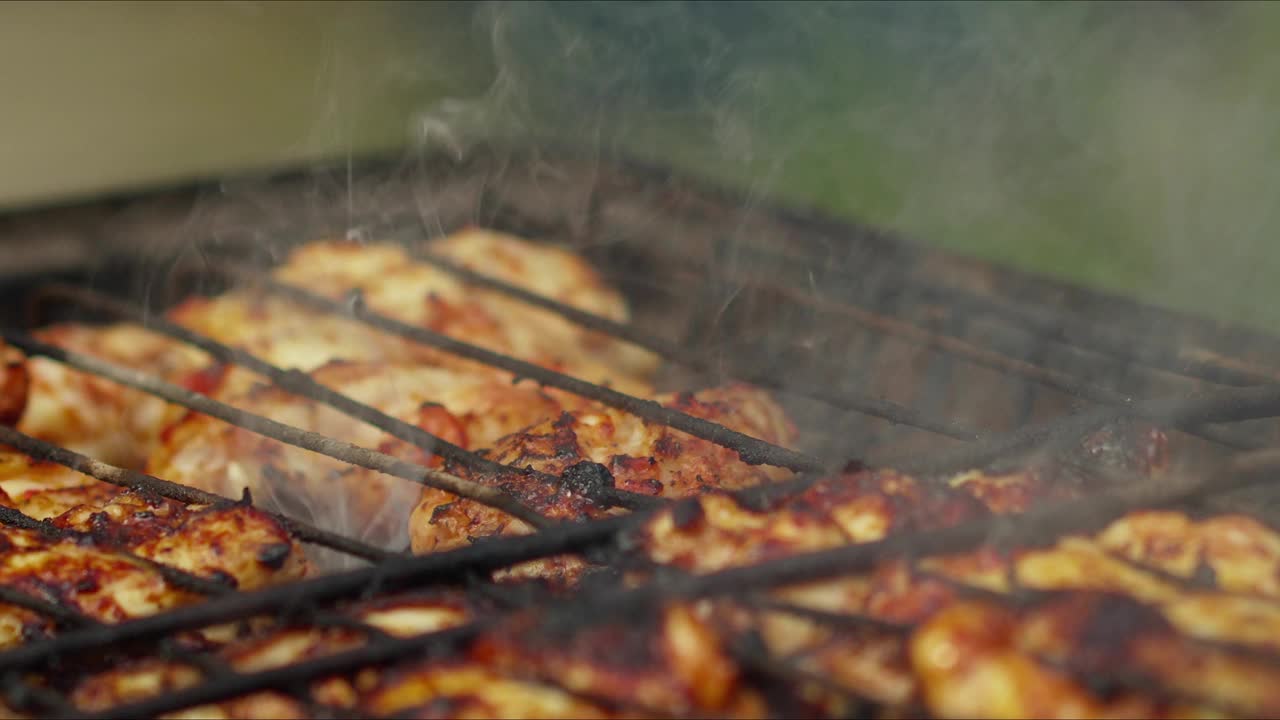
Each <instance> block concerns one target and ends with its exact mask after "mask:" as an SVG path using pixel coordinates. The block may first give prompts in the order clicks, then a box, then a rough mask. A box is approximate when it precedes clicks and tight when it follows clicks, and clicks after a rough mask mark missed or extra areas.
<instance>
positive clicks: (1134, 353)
mask: <svg viewBox="0 0 1280 720" xmlns="http://www.w3.org/2000/svg"><path fill="white" fill-rule="evenodd" d="M496 216H497V217H499V218H504V219H505V220H506V221H507V222H510V223H511V224H512V226H513V230H515V231H517V232H519V231H521V230H524V229H525V228H528V227H533V228H538V227H539V226H538V223H536V222H532V221H530V220H528V219H527V218H525V217H523V216H522V215H521V214H520V213H519V212H518V211H515V210H514V209H512V208H510V207H507V206H502V207H501V210H500V212H498V213H497V215H496ZM422 223H423V219H422V217H421V215H418V214H413V215H411V216H410V217H408V218H400V219H394V220H391V221H384V222H381V223H376V224H375V227H382V228H386V229H388V230H395V229H396V228H398V227H404V226H409V227H414V228H416V229H417V232H418V233H419V234H421V233H423V232H426V234H427V235H430V232H429V231H427V230H426V229H425V228H422V227H421V225H422ZM553 234H554V232H553ZM859 239H860V238H859ZM851 240H854V239H851ZM732 242H733V249H734V252H735V253H736V254H741V255H751V256H754V257H758V258H759V259H760V260H761V262H762V263H763V265H764V266H765V267H770V268H775V269H776V268H778V267H779V265H780V264H786V263H791V264H792V265H793V266H794V267H793V270H794V272H795V273H797V274H799V275H809V274H811V273H812V272H813V270H814V267H813V264H812V263H813V261H814V258H813V257H811V256H797V255H795V254H794V253H788V252H786V251H785V250H783V249H778V248H762V247H760V246H759V245H758V244H757V243H756V242H755V241H754V240H752V239H751V238H735V239H734V240H733V241H732ZM655 252H656V253H661V252H662V251H660V250H656V251H655ZM667 259H668V260H670V261H671V262H672V264H673V265H677V266H678V265H680V264H687V263H688V262H689V261H690V258H687V257H684V256H679V257H677V256H675V255H671V256H670V257H668V258H667ZM844 266H845V263H843V262H841V261H839V260H837V259H834V258H832V259H831V261H830V262H827V263H825V264H823V265H821V266H820V269H821V272H822V273H824V274H827V273H830V276H831V277H833V278H836V279H838V280H839V281H840V282H839V283H838V285H837V287H858V286H859V284H860V283H861V282H862V281H863V278H862V277H860V276H858V275H855V274H851V273H848V272H846V271H841V270H839V268H840V267H844ZM442 269H444V268H443V267H442ZM703 269H704V270H706V269H710V268H709V267H704V268H703ZM715 269H716V270H717V271H718V272H725V269H724V267H723V264H722V263H721V264H717V265H716V267H715ZM749 282H750V283H752V284H753V286H759V287H768V288H775V289H776V288H780V287H783V286H780V285H778V284H777V283H775V282H772V281H768V280H766V279H764V278H753V279H750V280H749ZM494 283H495V285H494V287H495V289H496V284H498V283H501V281H494ZM898 285H909V292H907V293H895V294H894V295H893V298H892V299H893V304H894V307H893V308H888V307H884V305H885V304H886V303H884V302H882V303H880V306H875V307H873V306H870V305H868V304H867V302H866V300H865V299H863V298H859V297H856V296H855V295H853V294H850V293H847V292H845V293H841V296H840V303H842V304H844V305H846V306H849V307H856V308H858V309H859V310H861V311H863V312H864V313H867V315H866V317H878V318H885V317H886V313H889V312H891V311H893V310H896V311H898V312H901V311H902V310H903V309H906V308H911V307H916V306H919V305H920V304H921V303H933V304H935V305H937V306H940V307H944V308H946V309H947V310H948V311H952V312H956V313H958V314H961V315H958V316H962V317H971V318H977V317H982V318H986V319H990V320H995V321H997V322H1000V323H1001V324H1002V325H1003V326H1006V327H1008V328H1009V329H1010V330H1012V331H1014V332H1017V333H1019V334H1022V335H1023V336H1024V338H1022V339H1021V341H1020V339H1019V338H1015V337H1012V336H1009V335H1006V336H1005V337H1006V339H1007V342H1006V344H1005V346H1004V348H1002V350H1001V353H1000V354H1003V355H1005V356H1007V359H1012V360H1019V361H1026V362H1029V363H1030V365H1031V366H1033V367H1034V366H1038V365H1040V363H1037V362H1035V361H1034V359H1033V358H1032V357H1030V356H1028V355H1027V354H1026V353H1025V352H1019V351H1016V350H1014V349H1013V348H1014V347H1034V348H1040V347H1044V346H1045V345H1046V344H1047V345H1048V346H1050V347H1056V348H1060V349H1062V350H1065V351H1067V352H1078V351H1080V350H1086V351H1089V352H1092V353H1096V354H1100V355H1106V356H1109V357H1111V358H1113V359H1114V360H1115V361H1117V362H1119V363H1121V364H1123V365H1125V366H1139V367H1144V368H1149V369H1153V370H1159V371H1162V372H1167V373H1172V374H1174V375H1180V376H1182V377H1185V378H1192V379H1200V380H1207V381H1209V382H1212V383H1216V384H1223V385H1237V386H1249V385H1260V384H1267V383H1272V382H1276V381H1277V380H1278V379H1280V372H1276V371H1272V372H1270V373H1269V372H1267V371H1264V370H1261V369H1258V370H1249V369H1242V368H1237V367H1230V366H1227V365H1223V364H1222V363H1217V362H1212V361H1208V360H1196V359H1188V358H1185V357H1182V354H1181V353H1180V352H1179V348H1177V347H1176V346H1174V345H1171V344H1168V343H1164V342H1161V341H1160V339H1159V338H1153V339H1150V341H1148V339H1144V340H1143V342H1141V343H1135V342H1133V341H1132V339H1131V338H1129V337H1126V334H1125V333H1120V332H1117V331H1116V330H1114V329H1113V328H1111V327H1108V326H1106V325H1105V324H1104V325H1103V326H1101V327H1095V326H1094V325H1095V324H1096V323H1094V324H1091V323H1089V322H1086V321H1084V320H1082V319H1080V318H1076V317H1074V316H1072V311H1071V310H1069V309H1067V310H1064V309H1061V308H1057V309H1055V310H1054V311H1053V312H1050V311H1048V310H1046V309H1045V308H1042V307H1038V306H1033V305H1028V304H1026V303H1021V304H1015V303H1014V302H1012V301H1010V300H1007V299H998V298H996V297H988V296H983V295H980V294H978V293H974V292H972V291H969V290H966V289H964V288H962V287H952V286H947V285H934V286H927V285H922V284H920V283H915V282H911V280H910V279H909V278H907V277H906V276H905V275H904V276H903V277H902V278H901V279H900V280H899V282H898ZM517 290H519V289H518V288H517ZM799 300H800V301H801V302H803V303H812V302H813V298H809V297H803V298H799ZM548 307H549V306H548ZM566 317H567V315H566ZM1101 320H1103V321H1104V323H1105V320H1106V319H1105V318H1101ZM600 327H602V328H603V327H605V326H604V325H601V326H600ZM918 329H922V328H918ZM884 331H886V332H889V330H888V329H885V330H884ZM944 335H945V333H944ZM952 339H954V340H958V341H960V342H957V343H946V344H947V345H948V347H942V346H941V345H938V346H936V347H937V349H939V350H940V351H942V352H947V353H954V354H957V355H958V356H960V357H967V358H968V359H976V361H978V362H1001V361H999V360H992V359H991V358H990V357H984V356H983V349H982V348H976V347H973V346H972V345H970V344H968V343H964V342H963V338H952ZM1026 340H1030V342H1029V343H1028V342H1026ZM1055 344H1056V345H1055ZM1175 358H1176V359H1175ZM1003 369H1005V370H1007V371H1014V370H1013V368H1012V367H1005V368H1003ZM1044 377H1045V379H1047V380H1049V381H1051V382H1061V381H1063V380H1064V378H1062V377H1051V376H1050V375H1046V376H1044ZM788 382H789V380H788ZM1063 387H1064V391H1067V392H1070V390H1066V389H1065V388H1069V387H1071V386H1070V385H1069V384H1064V386H1063ZM1084 392H1088V390H1084ZM850 397H852V398H855V399H856V397H857V396H850ZM873 407H874V406H873ZM907 410H908V411H910V409H909V408H907ZM872 414H877V415H878V413H874V412H873V413H872ZM885 419H891V418H885ZM943 434H948V433H943Z"/></svg>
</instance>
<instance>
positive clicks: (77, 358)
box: [0, 330, 550, 527]
mask: <svg viewBox="0 0 1280 720" xmlns="http://www.w3.org/2000/svg"><path fill="white" fill-rule="evenodd" d="M0 335H2V336H3V337H4V339H5V342H7V343H9V344H10V345H12V346H14V347H16V348H18V349H19V350H22V351H23V352H25V353H27V354H28V355H37V356H41V357H46V358H49V359H51V360H56V361H58V362H61V363H64V364H66V365H68V366H70V367H74V368H76V369H77V370H83V371H86V372H90V373H93V374H95V375H98V376H100V377H104V378H107V379H109V380H111V381H113V382H118V383H120V384H121V385H126V386H128V387H131V388H133V389H135V390H141V391H143V392H146V393H150V394H152V395H155V396H156V397H160V398H164V399H165V400H167V401H169V402H171V403H173V404H175V405H181V406H182V407H185V408H187V409H188V410H194V411H196V412H199V413H204V414H205V415H209V416H211V417H215V418H218V419H219V420H223V421H225V422H228V423H231V424H233V425H236V426H237V427H241V428H244V429H246V430H249V431H250V432H254V433H257V434H259V435H262V436H263V437H269V438H271V439H273V440H279V441H280V442H283V443H287V444H289V445H293V446H295V447H300V448H303V449H304V450H310V451H312V452H317V453H320V454H322V455H327V456H329V457H332V458H335V459H338V460H342V461H343V462H347V463H350V464H352V465H358V466H360V467H363V468H368V469H370V470H377V471H378V472H381V473H385V474H387V475H392V476H395V477H398V478H401V479H404V480H409V481H411V482H416V483H419V484H422V485H429V486H431V487H435V488H437V489H440V490H444V491H445V492H448V493H452V494H454V495H458V496H460V497H465V498H468V499H470V500H475V501H476V502H479V503H482V504H484V505H488V506H490V507H494V508H497V509H499V510H502V511H503V512H505V513H507V514H508V515H512V516H514V517H517V518H520V519H521V520H523V521H525V522H527V523H529V524H530V525H532V526H534V527H545V526H546V525H547V524H548V523H549V522H550V521H548V520H547V519H546V518H544V517H543V516H541V515H539V514H538V513H537V512H535V511H533V510H531V509H529V508H527V507H525V506H524V504H523V503H521V502H519V501H518V500H515V499H514V498H512V497H510V496H508V495H506V494H505V493H503V492H502V491H501V490H498V489H496V488H492V487H488V486H486V485H481V484H479V483H475V482H471V481H469V480H464V479H462V478H460V477H456V476H454V475H450V474H448V473H444V472H441V471H438V470H432V469H430V468H425V467H423V466H421V465H415V464H413V463H411V462H407V461H404V460H400V459H398V458H395V457H392V456H390V455H387V454H384V453H380V452H377V451H375V450H370V449H368V448H363V447H360V446H358V445H352V444H351V443H347V442H343V441H341V440H337V439H335V438H331V437H327V436H325V435H321V434H319V433H314V432H310V431H306V430H301V429H299V428H295V427H292V426H289V425H285V424H284V423H279V422H276V421H274V420H271V419H270V418H266V417H263V416H261V415H255V414H253V413H250V412H246V411H244V410H240V409H238V408H235V407H232V406H230V405H227V404H226V403H221V402H218V401H217V400H213V399H211V398H209V397H206V396H204V395H201V394H199V393H196V392H192V391H190V390H187V389H186V388H182V387H178V386H177V385H172V384H170V383H166V382H164V381H162V380H160V379H158V378H155V377H152V376H150V375H147V374H146V373H140V372H137V371H135V370H130V369H128V368H123V367H119V366H116V365H112V364H111V363H108V362H103V361H102V360H99V359H97V358H94V357H92V356H89V355H85V354H82V353H77V352H72V351H70V350H66V349H64V348H60V347H58V346H56V345H50V344H49V343H45V342H42V341H40V340H37V339H35V338H34V337H31V336H30V335H28V334H26V333H23V332H18V331H14V330H6V331H2V332H0Z"/></svg>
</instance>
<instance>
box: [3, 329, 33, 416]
mask: <svg viewBox="0 0 1280 720" xmlns="http://www.w3.org/2000/svg"><path fill="white" fill-rule="evenodd" d="M30 390H31V374H30V371H29V370H28V369H27V362H26V358H24V357H23V356H22V353H20V352H18V351H17V350H15V349H14V348H11V347H9V346H7V345H5V344H4V342H3V341H0V424H3V425H13V424H15V423H17V422H18V420H20V419H22V413H23V411H25V410H26V407H27V397H28V395H29V394H30Z"/></svg>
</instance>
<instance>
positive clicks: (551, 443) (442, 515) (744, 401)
mask: <svg viewBox="0 0 1280 720" xmlns="http://www.w3.org/2000/svg"><path fill="white" fill-rule="evenodd" d="M658 401H659V402H660V403H662V404H663V405H665V406H667V407H671V408H676V409H679V410H682V411H684V412H686V413H689V414H690V415H694V416H697V417H702V418H706V419H708V420H712V421H714V422H717V423H720V424H722V425H724V426H726V427H729V428H732V429H734V430H738V431H740V432H743V433H746V434H748V435H751V436H753V437H757V438H761V439H763V440H767V441H770V442H774V443H779V444H784V445H785V444H787V443H789V442H791V441H792V440H793V439H794V435H795V429H794V427H793V426H792V425H791V422H790V420H788V419H787V418H786V416H785V414H784V413H783V412H782V410H781V409H780V408H779V407H778V406H777V405H776V404H775V403H774V402H773V400H772V399H771V398H769V396H768V395H767V394H765V393H763V392H760V391H758V390H755V389H752V388H749V387H746V386H729V387H724V388H719V389H713V390H705V391H702V392H699V393H696V394H689V393H680V394H676V395H664V396H660V397H659V398H658ZM487 456H488V457H489V458H490V459H492V460H496V461H497V462H500V463H503V464H506V465H513V466H515V467H518V468H532V469H534V470H537V471H541V472H544V473H550V474H553V475H563V476H564V477H567V478H570V479H573V478H579V479H580V480H581V482H582V483H583V486H580V487H579V488H563V487H559V488H557V487H551V486H549V485H548V484H547V483H545V482H543V481H542V480H539V479H536V478H529V477H527V476H511V477H502V478H496V479H495V478H491V477H486V476H485V475H484V474H482V473H477V472H474V471H472V470H470V469H469V468H466V467H462V466H460V465H457V464H449V469H450V470H451V471H452V472H455V473H457V474H459V475H461V476H464V477H469V478H471V479H473V480H476V481H479V482H487V483H492V482H496V483H498V485H499V486H501V487H502V488H503V489H504V490H506V491H507V492H509V493H511V494H513V495H515V496H516V497H519V498H521V499H522V500H523V501H524V502H525V503H526V504H528V505H529V506H530V507H532V508H533V509H534V510H536V511H538V512H540V513H542V514H543V515H545V516H548V517H552V518H556V519H579V518H587V517H599V516H602V515H604V514H606V513H607V512H609V511H607V510H605V509H602V508H601V507H600V506H599V505H597V504H596V503H594V502H593V501H592V499H591V498H590V496H589V490H588V489H587V488H588V486H589V485H590V484H591V483H592V482H603V483H605V484H611V485H612V486H613V487H615V488H616V489H618V490H625V491H629V492H633V493H638V494H643V495H648V496H651V497H664V498H679V497H687V496H690V495H698V494H701V493H705V492H709V491H713V490H718V489H734V488H742V487H748V486H752V485H757V484H760V483H764V482H770V481H774V480H779V479H784V478H786V477H788V476H790V473H789V472H787V471H782V470H778V469H777V468H770V467H766V466H758V465H748V464H746V463H744V462H742V460H740V459H739V458H738V456H737V453H735V452H734V451H732V450H729V449H726V448H723V447H721V446H719V445H715V444H714V443H711V442H708V441H706V440H702V439H699V438H695V437H692V436H689V435H686V434H685V433H682V432H679V431H677V430H672V429H670V428H668V427H665V426H663V425H659V424H657V423H652V422H649V421H646V420H642V419H641V418H638V417H636V416H634V415H631V414H628V413H625V412H622V411H619V410H615V409H613V408H607V407H603V406H590V407H585V408H583V409H581V410H578V411H576V412H566V413H564V414H562V415H560V416H559V417H558V418H555V419H550V418H549V419H547V420H544V421H542V422H541V423H539V424H537V425H535V426H533V427H530V428H527V429H526V430H523V431H521V432H517V433H514V434H511V435H508V436H506V437H504V438H502V439H501V440H499V441H498V442H497V443H496V445H495V446H494V448H493V449H492V450H491V451H489V452H488V453H487ZM530 530H531V529H530V528H529V526H528V525H527V524H526V523H524V522H522V521H520V520H517V519H515V518H512V517H510V516H508V515H506V514H505V513H503V512H501V511H498V510H494V509H492V508H489V507H485V506H483V505H480V504H478V503H475V502H471V501H468V500H463V499H459V498H456V497H454V496H452V495H449V494H448V493H445V492H441V491H438V490H435V489H432V488H428V489H426V490H425V491H424V492H423V493H422V499H421V501H420V502H419V503H418V506H417V508H415V509H414V512H413V517H412V519H411V521H410V533H411V536H412V539H413V550H414V551H415V552H419V553H426V552H438V551H441V550H447V549H451V548H456V547H459V546H462V545H465V544H466V543H467V542H468V539H469V538H475V537H486V536H492V535H500V534H520V533H527V532H530Z"/></svg>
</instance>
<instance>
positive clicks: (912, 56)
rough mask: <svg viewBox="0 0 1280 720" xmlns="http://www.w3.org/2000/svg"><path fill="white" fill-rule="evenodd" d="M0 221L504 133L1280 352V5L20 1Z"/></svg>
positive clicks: (0, 58) (14, 21)
mask: <svg viewBox="0 0 1280 720" xmlns="http://www.w3.org/2000/svg"><path fill="white" fill-rule="evenodd" d="M0 68H3V70H0V102H2V103H3V110H2V111H0V160H2V162H0V206H20V205H23V204H26V203H34V202H44V201H50V200H56V199H62V198H68V197H75V196H80V195H85V194H91V193H93V192H96V191H100V190H102V189H105V188H118V187H121V186H130V185H132V186H146V185H150V184H155V183H161V182H169V181H173V180H180V179H184V178H195V177H205V176H209V175H217V174H219V173H225V172H230V171H235V170H241V169H250V168H261V167H273V166H277V165H282V164H297V163H299V162H305V161H309V160H312V159H320V158H342V157H344V156H348V155H360V154H364V153H368V152H373V151H386V150H395V149H396V148H410V147H421V146H424V145H426V146H433V147H434V146H446V147H459V146H463V145H465V144H466V143H467V142H468V141H470V140H474V139H476V138H482V137H492V136H505V137H514V138H516V139H519V138H527V137H531V136H534V135H553V136H559V137H564V138H568V139H570V140H572V141H574V142H578V143H582V144H586V145H588V146H591V147H599V148H602V149H624V150H628V151H630V152H632V153H636V154H639V155H642V156H646V157H649V158H652V159H656V160H660V161H663V162H666V163H668V164H672V165H675V166H677V167H680V168H683V169H686V170H688V171H691V172H695V173H699V174H703V175H708V176H711V177H714V178H715V179H718V180H721V181H723V182H727V183H730V184H733V185H735V186H738V187H740V188H743V189H746V190H748V191H749V192H751V193H754V194H758V195H760V196H773V197H778V198H782V199H787V200H792V201H795V202H799V203H804V204H810V205H816V206H818V207H821V208H824V209H826V210H829V211H831V212H834V213H837V214H839V215H842V216H846V217H849V218H856V219H860V220H864V221H867V222H871V223H875V224H880V225H884V226H888V227H892V228H895V229H897V230H900V231H902V232H904V233H906V234H908V235H910V236H913V237H915V238H917V239H919V240H922V241H925V242H929V243H935V244H938V245H942V246H945V247H949V248H952V249H956V250H960V251H963V252H967V253H972V254H978V255H982V256H985V257H988V258H992V259H995V260H998V261H1001V262H1007V263H1012V264H1015V265H1018V266H1021V267H1026V268H1030V269H1033V270H1038V271H1042V272H1049V273H1053V274H1056V275H1060V276H1064V277H1067V278H1070V279H1074V280H1076V281H1079V282H1083V283H1087V284H1090V285H1095V286H1099V287H1104V288H1110V289H1115V290H1119V291H1121V292H1125V293H1129V294H1136V295H1138V296H1140V297H1143V298H1146V299H1149V300H1153V301H1156V302H1159V303H1161V304H1165V305H1170V306H1174V307H1178V308H1183V309H1189V310H1195V311H1199V312H1202V313H1208V314H1212V315H1216V316H1218V317H1221V318H1224V319H1229V320H1235V321H1238V322H1242V323H1246V324H1252V325H1257V326H1261V327H1263V328H1267V329H1272V330H1276V331H1280V288H1277V282H1276V280H1275V278H1276V277H1277V274H1278V273H1280V247H1276V244H1275V243H1274V242H1273V241H1272V233H1273V232H1275V231H1276V229H1277V224H1278V223H1280V216H1278V215H1277V213H1280V202H1277V200H1278V199H1280V198H1278V197H1277V196H1278V195H1280V163H1277V160H1278V159H1280V155H1278V154H1277V151H1278V150H1280V113H1277V110H1280V5H1277V4H1274V3H1206V4H1187V3H1164V2H1141V3H1068V2H1051V3H1048V2H1046V3H1039V2H1036V3H1015V2H993V3H962V2H937V3H925V2H908V3H856V4H855V3H727V2H715V3H689V2H652V3H619V2H576V3H518V4H516V3H513V4H461V3H442V2H441V3H384V2H360V3H354V2H352V3H346V2H333V3H309V2H287V3H286V2H278V3H271V2H223V3H154V2H137V3H124V2H94V3H56V4H55V3H37V2H31V3H21V2H20V3H14V2H10V3H4V4H3V5H0Z"/></svg>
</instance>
